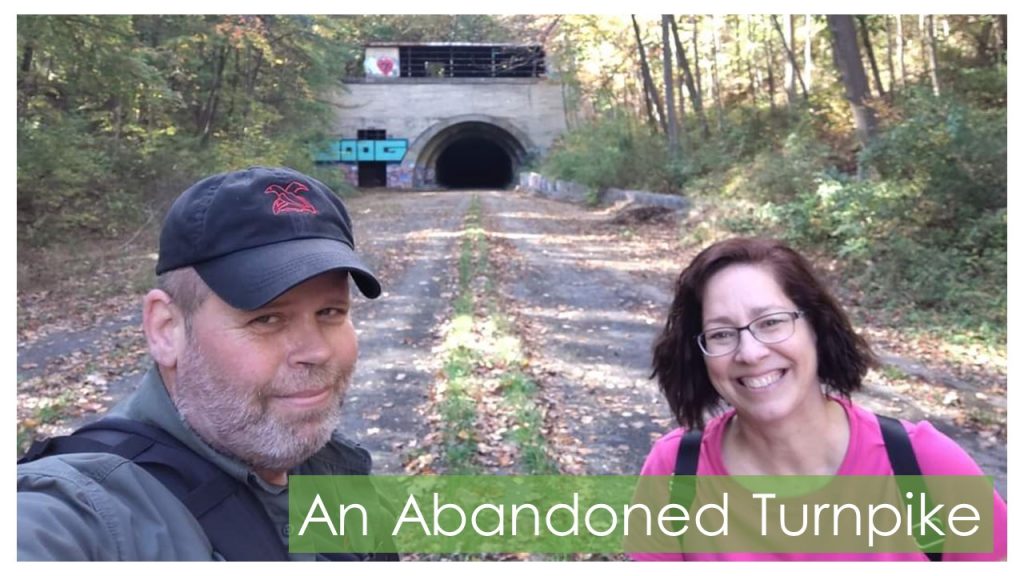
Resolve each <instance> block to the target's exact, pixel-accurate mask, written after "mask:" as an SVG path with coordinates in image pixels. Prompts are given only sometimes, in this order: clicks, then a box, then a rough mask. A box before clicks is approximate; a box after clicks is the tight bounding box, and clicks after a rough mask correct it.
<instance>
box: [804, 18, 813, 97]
mask: <svg viewBox="0 0 1024 576" xmlns="http://www.w3.org/2000/svg"><path fill="white" fill-rule="evenodd" d="M813 44H814V19H812V18H811V15H810V14H805V15H804V74H806V76H807V77H806V78H804V84H805V85H806V87H807V89H808V90H810V89H811V84H812V82H813V77H814V58H813V54H811V47H812V45H813Z"/></svg>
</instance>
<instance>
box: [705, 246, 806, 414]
mask: <svg viewBox="0 0 1024 576" xmlns="http://www.w3.org/2000/svg"><path fill="white" fill-rule="evenodd" d="M796 310H797V307H796V305H795V304H794V303H793V301H792V300H790V299H789V297H788V296H786V294H785V292H783V290H782V287H781V286H779V284H778V282H776V281H775V277H774V276H773V275H772V273H771V270H770V269H769V268H767V267H764V266H756V265H750V264H734V265H732V266H729V267H727V268H724V269H722V270H720V271H719V272H717V273H716V274H715V275H714V276H712V277H711V279H710V280H709V281H708V283H707V285H706V286H705V288H704V307H703V316H702V318H703V322H704V324H703V328H702V330H704V331H707V330H711V329H713V328H726V327H731V328H740V327H743V326H746V325H748V324H749V323H750V322H752V321H754V320H755V319H757V318H760V317H761V316H764V315H765V314H771V313H773V312H794V311H796ZM704 365H705V366H706V367H707V370H708V376H709V378H710V380H711V384H712V385H713V386H714V387H715V390H717V391H718V393H719V394H721V395H722V397H723V398H725V399H726V400H727V401H728V402H729V403H730V404H731V405H732V406H733V407H735V408H736V412H737V414H739V415H740V417H742V418H743V419H744V420H745V421H747V422H751V423H760V424H770V423H774V422H779V421H780V420H782V419H785V418H787V417H789V416H791V415H793V414H798V413H799V411H800V409H801V408H802V407H804V406H806V405H808V404H807V403H808V402H811V401H813V400H816V399H820V395H821V391H820V387H819V383H818V353H817V350H816V349H815V335H814V332H813V330H812V329H811V327H810V324H809V323H808V322H807V320H806V319H804V318H798V319H796V320H795V326H794V331H793V335H792V336H791V337H789V338H788V339H786V340H783V341H782V342H777V343H774V344H764V343H763V342H760V341H758V340H757V339H756V338H754V337H753V335H752V334H751V333H750V331H749V330H743V331H741V332H740V333H739V346H738V347H737V348H736V350H735V351H734V352H731V353H729V354H725V355H723V356H716V357H709V356H705V357H704Z"/></svg>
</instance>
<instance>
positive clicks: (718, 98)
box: [704, 15, 723, 135]
mask: <svg viewBox="0 0 1024 576" xmlns="http://www.w3.org/2000/svg"><path fill="white" fill-rule="evenodd" d="M712 18H713V22H714V37H715V40H714V42H712V43H711V86H712V89H713V90H714V93H715V94H714V96H715V111H716V113H717V116H716V118H717V122H718V131H719V132H721V131H722V116H723V110H722V83H721V82H720V81H719V76H718V53H719V52H721V51H722V46H721V38H720V37H719V34H718V16H717V15H716V16H712ZM707 126H708V122H707V118H705V119H704V132H705V133H706V132H707V131H708V128H707ZM705 135H706V134H705Z"/></svg>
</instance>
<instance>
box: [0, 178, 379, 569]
mask: <svg viewBox="0 0 1024 576" xmlns="http://www.w3.org/2000/svg"><path fill="white" fill-rule="evenodd" d="M156 273H157V288H155V289H153V290H151V291H150V292H149V293H148V294H146V296H145V298H144V299H143V321H142V323H143V329H144V331H145V334H146V340H147V343H148V346H149V352H150V355H151V356H152V358H153V362H154V364H153V367H152V368H151V369H150V370H149V371H148V373H146V375H145V376H144V377H143V378H142V381H141V383H140V385H139V388H138V390H136V392H135V393H133V394H132V395H131V396H130V397H129V398H127V399H126V400H125V401H124V402H122V403H121V404H119V405H118V406H117V407H115V409H114V410H112V412H111V414H110V416H108V417H107V418H104V419H103V420H101V421H100V422H99V423H98V426H97V425H94V426H93V427H88V426H87V427H85V429H84V430H80V431H78V432H76V434H74V435H72V436H69V437H62V438H57V439H54V440H51V441H50V442H48V443H46V444H37V445H36V446H34V447H33V450H32V451H30V453H29V455H28V456H27V457H26V458H25V459H23V461H24V462H25V463H21V464H19V466H18V559H19V560H44V559H54V560H204V559H205V560H210V559H229V560H289V559H291V560H312V559H362V557H357V556H353V555H347V556H346V555H333V556H331V555H313V554H289V553H288V552H287V538H288V493H287V488H288V475H289V474H295V473H299V474H368V473H369V471H370V456H369V453H368V452H367V451H366V450H364V449H362V448H360V447H358V446H356V445H354V444H352V443H350V442H348V441H346V440H345V439H343V438H342V437H341V436H340V435H339V434H338V433H336V432H335V428H336V427H337V425H338V421H339V417H340V412H341V404H342V399H343V397H344V395H345V391H346V389H347V388H348V385H349V381H350V378H351V376H352V371H353V369H354V367H355V363H356V354H357V344H356V335H355V331H354V329H353V326H352V322H351V319H350V317H349V309H350V306H351V301H350V295H349V279H350V278H351V279H352V280H353V281H354V283H355V285H356V286H357V287H358V288H359V290H360V291H361V292H362V293H363V295H364V296H366V297H368V298H376V297H377V296H379V295H380V292H381V288H380V284H379V282H378V281H377V279H376V278H375V277H374V275H373V273H371V272H370V270H369V269H368V268H367V267H366V265H365V264H363V262H362V260H361V259H360V258H359V257H358V256H357V255H356V253H355V248H354V240H353V236H352V226H351V222H350V220H349V216H348V213H347V212H346V210H345V206H344V205H343V204H342V202H341V201H340V200H339V199H338V197H337V196H336V195H335V194H334V193H333V192H332V191H331V190H330V189H329V188H328V187H327V186H325V185H324V184H323V183H321V182H319V181H317V180H315V179H313V178H310V177H308V176H305V175H303V174H300V173H298V172H296V171H294V170H290V169H287V168H262V167H254V168H249V169H246V170H240V171H237V172H231V173H226V174H218V175H216V176H211V177H209V178H206V179H203V180H201V181H199V182H197V183H196V184H194V185H193V186H192V187H190V188H189V189H188V190H186V191H185V192H184V193H183V194H182V195H181V196H180V197H179V198H178V199H177V200H176V201H175V203H174V205H173V206H172V207H171V210H170V212H169V213H168V215H167V218H166V220H165V221H164V226H163V229H162V231H161V234H160V254H159V260H158V262H157V266H156ZM339 556H341V558H339Z"/></svg>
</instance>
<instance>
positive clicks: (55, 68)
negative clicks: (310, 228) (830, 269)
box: [17, 14, 1008, 350]
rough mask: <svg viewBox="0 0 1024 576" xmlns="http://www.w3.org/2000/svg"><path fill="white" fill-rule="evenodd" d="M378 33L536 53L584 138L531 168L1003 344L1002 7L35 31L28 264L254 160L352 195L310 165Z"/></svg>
mask: <svg viewBox="0 0 1024 576" xmlns="http://www.w3.org/2000/svg"><path fill="white" fill-rule="evenodd" d="M371 41H389V42H390V41H393V42H492V43H494V42H508V43H523V44H539V45H541V46H543V47H544V49H545V52H546V54H547V59H548V76H549V78H550V79H551V80H553V81H558V82H560V83H561V86H562V89H563V94H564V101H565V117H566V121H567V124H568V125H569V128H570V130H569V132H568V133H567V134H566V135H565V136H564V138H562V139H561V141H560V142H559V143H558V144H557V145H556V146H555V147H554V149H553V150H551V151H550V153H549V154H547V155H546V156H545V157H543V158H535V159H533V162H532V165H531V166H529V168H530V169H532V170H534V171H539V172H541V173H544V174H545V175H548V176H551V177H553V178H559V179H565V180H572V181H575V182H578V183H581V184H584V185H586V186H588V187H590V188H591V189H593V190H595V191H597V190H600V189H603V188H608V187H616V188H631V189H644V190H650V191H655V192H663V193H671V194H679V195H683V196H685V197H687V198H690V199H691V200H692V201H693V206H694V209H693V210H692V211H691V213H690V214H689V216H688V217H687V218H686V221H685V222H684V226H683V227H682V228H681V230H680V234H686V235H689V236H691V237H696V238H698V239H704V240H706V241H710V240H713V239H716V238H719V237H724V236H727V235H732V234H760V235H773V236H779V237H782V238H785V239H786V240H788V241H790V242H792V243H793V244H795V245H797V246H800V247H802V248H805V249H807V250H809V251H813V252H814V253H816V254H818V255H821V256H823V257H825V258H826V259H830V261H832V262H833V263H834V265H835V266H836V267H838V269H839V270H840V272H841V273H842V276H843V277H844V278H848V279H850V286H849V289H850V290H854V291H856V292H858V294H856V295H855V298H856V299H858V300H862V301H863V303H864V304H866V305H872V306H875V307H876V308H877V309H878V310H880V311H881V313H885V314H891V315H893V316H894V317H895V318H897V319H902V321H905V322H906V324H907V326H908V327H909V328H908V329H913V330H933V331H939V332H949V331H952V332H955V334H956V337H957V338H960V339H963V340H965V341H967V342H971V343H978V344H982V345H983V346H986V347H994V348H996V349H1003V350H1004V349H1005V342H1006V306H1007V290H1006V272H1007V210H1006V205H1007V163H1006V162H1007V158H1006V155H1007V83H1006V80H1007V62H1008V57H1007V17H1006V15H938V14H936V15H877V14H876V15H829V16H824V15H793V14H779V15H750V16H734V15H727V16H723V15H715V16H712V15H692V14H691V15H622V16H607V15H600V16H597V15H543V16H531V15H518V16H487V15H437V16H419V15H417V16H413V15H385V16H375V15H362V16H235V15H222V16H210V15H206V16H201V15H179V16H158V15H142V16H129V15H124V16H92V15H66V16H24V15H23V16H19V17H18V22H17V64H18V67H17V108H18V109H17V143H18V144H17V146H18V209H17V218H18V226H17V233H18V249H19V258H21V257H23V255H25V254H27V253H31V251H34V250H65V251H66V250H68V249H69V247H72V246H75V245H77V244H78V243H80V242H82V241H85V240H91V239H122V238H124V237H126V236H131V235H132V233H133V232H136V231H137V230H138V229H139V228H140V226H145V225H146V224H147V223H151V222H153V221H154V219H156V218H158V217H159V215H160V214H161V212H162V210H165V209H166V206H167V203H168V202H169V201H170V200H171V199H173V197H174V196H175V195H176V194H177V193H178V192H179V191H180V190H182V189H183V188H184V187H185V186H186V185H187V184H188V183H190V182H192V181H194V180H196V179H197V178H198V177H200V176H202V175H205V174H209V173H213V172H216V171H221V170H225V169H230V168H237V167H240V166H246V165H253V164H284V165H290V166H293V167H295V168H297V169H299V170H305V171H308V172H310V173H311V174H314V175H315V176H317V177H319V178H321V179H322V180H324V181H325V182H327V183H329V184H331V185H332V186H333V187H335V188H336V189H338V190H339V191H342V192H343V193H346V194H353V193H356V192H355V191H354V190H352V189H350V188H349V187H348V186H347V185H346V184H345V183H344V182H343V181H342V180H341V179H340V178H339V177H338V175H337V174H336V173H333V172H332V171H330V170H328V169H325V168H323V167H321V166H317V165H315V164H314V162H313V157H312V155H311V153H310V150H311V149H312V147H314V146H316V145H317V143H318V142H320V141H322V140H323V139H324V138H326V137H328V136H330V135H329V134H326V133H325V126H328V125H329V119H330V118H331V117H332V116H333V115H334V114H336V113H337V110H335V105H334V104H332V102H331V100H330V98H328V97H326V96H325V95H326V94H329V93H330V91H332V90H337V89H343V87H344V80H345V78H346V77H350V76H354V75H356V74H357V73H358V72H359V70H361V66H360V59H361V57H362V46H363V45H364V44H365V43H366V42H371ZM19 270H20V266H19ZM21 280H22V276H21V275H20V274H19V286H20V282H21Z"/></svg>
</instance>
